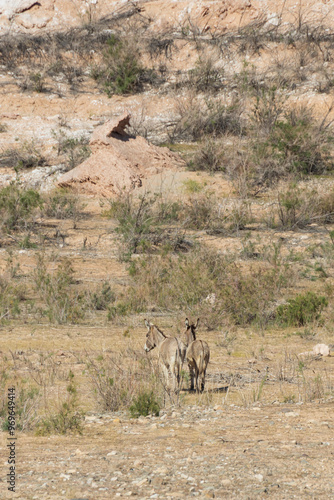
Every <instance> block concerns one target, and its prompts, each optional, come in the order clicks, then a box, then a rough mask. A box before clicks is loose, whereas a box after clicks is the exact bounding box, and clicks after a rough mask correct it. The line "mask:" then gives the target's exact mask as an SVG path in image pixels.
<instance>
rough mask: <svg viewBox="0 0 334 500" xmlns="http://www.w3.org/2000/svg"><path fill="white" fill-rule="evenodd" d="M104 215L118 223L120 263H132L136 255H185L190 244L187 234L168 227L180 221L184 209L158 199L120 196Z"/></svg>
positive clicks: (147, 196)
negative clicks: (125, 261) (158, 253)
mask: <svg viewBox="0 0 334 500" xmlns="http://www.w3.org/2000/svg"><path fill="white" fill-rule="evenodd" d="M109 205H110V208H109V209H108V210H106V211H104V215H105V216H107V217H110V218H114V219H116V221H117V223H118V225H117V227H116V232H117V233H118V235H119V243H120V244H119V254H120V259H121V260H129V259H130V257H131V255H132V254H134V253H145V252H155V251H156V250H157V249H162V250H163V251H165V252H169V251H172V252H178V251H186V250H187V248H188V246H189V242H187V241H186V239H185V235H184V232H183V231H181V230H179V229H178V228H171V227H168V226H167V223H171V222H173V221H176V220H178V218H179V216H180V213H181V205H180V204H179V203H178V202H173V201H171V202H169V201H168V200H164V199H162V198H161V196H159V195H150V194H149V193H146V194H144V195H142V196H139V197H138V198H136V197H134V196H133V193H131V192H121V193H120V194H119V196H118V197H117V198H116V199H112V200H110V201H109Z"/></svg>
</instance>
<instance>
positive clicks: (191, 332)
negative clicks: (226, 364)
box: [181, 318, 210, 392]
mask: <svg viewBox="0 0 334 500" xmlns="http://www.w3.org/2000/svg"><path fill="white" fill-rule="evenodd" d="M185 323H186V331H185V332H184V333H183V334H182V335H181V341H182V343H183V344H185V345H186V347H187V350H186V360H187V363H188V367H189V374H190V390H194V386H195V385H196V392H203V391H204V385H205V374H206V369H207V366H208V363H209V360H210V349H209V346H208V344H207V342H205V341H204V340H196V328H197V327H198V323H199V318H198V319H197V322H196V324H194V323H192V324H190V323H189V320H188V318H186V321H185ZM199 381H200V384H201V386H199Z"/></svg>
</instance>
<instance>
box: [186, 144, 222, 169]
mask: <svg viewBox="0 0 334 500" xmlns="http://www.w3.org/2000/svg"><path fill="white" fill-rule="evenodd" d="M187 166H188V168H189V169H190V170H195V171H197V170H203V171H208V172H210V173H214V172H221V171H224V164H223V150H222V146H221V144H219V143H218V142H217V141H214V140H213V139H207V140H205V141H204V142H203V144H202V145H201V146H200V148H199V149H198V150H197V152H196V154H195V155H194V158H193V159H192V160H190V161H189V162H188V165H187Z"/></svg>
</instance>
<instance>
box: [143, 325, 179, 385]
mask: <svg viewBox="0 0 334 500" xmlns="http://www.w3.org/2000/svg"><path fill="white" fill-rule="evenodd" d="M145 325H146V327H147V330H148V331H147V334H146V343H145V346H144V349H145V351H146V352H149V351H151V350H152V349H154V348H155V347H157V348H158V350H159V361H160V364H161V367H162V369H163V372H164V375H165V379H166V382H167V384H168V381H169V379H170V378H171V379H172V389H173V390H174V392H175V393H178V392H179V391H180V389H181V387H180V385H181V371H182V364H183V360H184V357H185V352H186V346H185V345H184V344H183V343H182V341H181V340H180V339H178V338H176V337H167V336H166V335H165V334H164V333H163V332H162V331H161V330H160V328H158V327H157V326H156V325H153V324H152V323H150V322H149V321H147V320H146V319H145Z"/></svg>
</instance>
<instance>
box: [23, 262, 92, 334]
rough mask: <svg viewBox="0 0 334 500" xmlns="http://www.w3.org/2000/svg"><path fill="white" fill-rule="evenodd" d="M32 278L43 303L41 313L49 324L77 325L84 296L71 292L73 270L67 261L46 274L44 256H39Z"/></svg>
mask: <svg viewBox="0 0 334 500" xmlns="http://www.w3.org/2000/svg"><path fill="white" fill-rule="evenodd" d="M32 277H33V281H34V285H35V288H36V290H37V292H38V293H39V297H40V300H41V301H42V303H43V306H42V308H41V311H42V313H43V315H45V316H47V317H48V319H49V321H50V322H51V323H53V322H56V323H59V324H62V323H68V322H70V323H77V322H78V321H79V320H80V319H81V318H83V317H84V314H85V294H84V293H79V292H77V291H75V290H73V287H72V285H73V284H74V283H75V281H74V270H73V267H72V263H71V261H70V260H69V259H64V260H63V261H61V262H59V263H58V264H57V268H56V270H55V271H53V272H48V270H47V262H46V259H45V256H44V255H42V254H39V255H38V256H37V263H36V268H35V270H34V272H33V276H32Z"/></svg>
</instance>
